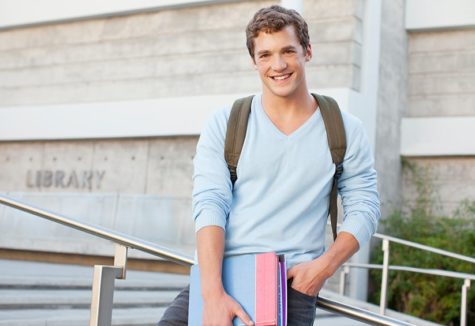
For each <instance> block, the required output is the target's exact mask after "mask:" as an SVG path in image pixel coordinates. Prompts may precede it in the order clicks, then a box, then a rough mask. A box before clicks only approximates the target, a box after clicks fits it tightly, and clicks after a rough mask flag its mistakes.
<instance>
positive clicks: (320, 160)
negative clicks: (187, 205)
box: [193, 95, 380, 267]
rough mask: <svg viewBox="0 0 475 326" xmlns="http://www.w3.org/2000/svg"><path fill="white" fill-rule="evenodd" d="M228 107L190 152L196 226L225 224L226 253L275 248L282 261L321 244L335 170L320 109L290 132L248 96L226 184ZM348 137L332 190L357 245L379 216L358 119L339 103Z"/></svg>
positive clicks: (310, 253)
mask: <svg viewBox="0 0 475 326" xmlns="http://www.w3.org/2000/svg"><path fill="white" fill-rule="evenodd" d="M230 111H231V108H230V107H228V108H225V109H222V110H219V111H217V112H216V113H215V114H214V115H213V116H212V117H211V119H210V120H209V121H208V124H207V125H206V127H205V128H204V130H203V132H202V134H201V137H200V140H199V142H198V146H197V151H196V156H195V159H194V167H195V171H194V176H193V182H194V188H193V217H194V219H195V225H196V230H199V229H200V228H202V227H205V226H208V225H217V226H220V227H222V228H223V229H225V238H226V241H225V256H228V255H236V254H247V253H258V252H268V251H276V252H277V253H279V254H285V255H286V259H287V262H288V264H289V267H291V266H293V265H295V264H297V263H300V262H304V261H308V260H311V259H314V258H316V257H318V256H320V255H321V254H322V253H323V252H324V250H325V248H324V246H325V226H326V223H327V217H328V204H329V194H330V190H331V183H332V179H333V174H334V171H335V165H334V164H333V162H332V158H331V154H330V150H329V148H328V142H327V135H326V131H325V126H324V123H323V120H322V117H321V115H320V110H316V111H315V113H314V114H313V115H312V116H311V117H310V118H309V119H308V120H307V121H306V122H305V123H304V124H303V125H302V126H301V127H300V128H298V129H297V130H296V131H294V132H293V133H292V134H290V135H288V136H287V135H285V134H283V133H282V132H280V131H279V130H278V129H277V128H276V126H275V125H274V124H273V123H272V122H271V120H270V119H269V117H268V116H267V114H266V113H265V111H264V109H263V107H262V104H261V95H257V96H255V97H254V99H253V102H252V107H251V114H250V116H249V123H248V128H247V134H246V140H245V143H244V146H243V149H242V153H241V157H240V160H239V164H238V167H237V175H238V179H237V181H236V183H235V185H234V189H233V187H232V184H231V179H230V176H229V170H228V167H227V164H226V161H225V159H224V139H225V135H226V129H227V120H228V118H229V114H230ZM342 115H343V121H344V124H345V131H346V137H347V150H346V155H345V160H344V162H343V168H344V171H343V174H342V176H341V178H340V181H339V183H338V190H339V193H340V195H341V197H342V204H343V207H344V221H343V224H342V225H341V227H340V228H339V232H341V231H346V232H349V233H351V234H353V235H354V236H355V237H356V239H357V240H358V242H359V243H360V246H361V245H363V244H364V243H365V242H366V241H367V240H368V239H369V238H370V237H371V235H372V234H373V233H374V232H375V230H376V226H377V222H378V219H379V217H380V211H379V198H378V193H377V189H376V172H375V170H374V168H373V156H372V153H371V149H370V146H369V143H368V140H367V138H366V135H365V132H364V130H363V127H362V124H361V122H360V121H359V120H358V119H356V118H355V117H353V116H351V115H350V114H348V113H346V112H344V111H342Z"/></svg>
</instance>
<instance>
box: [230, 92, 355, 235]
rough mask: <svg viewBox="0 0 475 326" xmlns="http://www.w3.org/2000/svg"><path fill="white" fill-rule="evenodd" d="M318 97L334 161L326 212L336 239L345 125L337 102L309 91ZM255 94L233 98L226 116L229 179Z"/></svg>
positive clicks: (232, 174) (239, 150)
mask: <svg viewBox="0 0 475 326" xmlns="http://www.w3.org/2000/svg"><path fill="white" fill-rule="evenodd" d="M312 96H313V97H314V98H315V99H316V100H317V103H318V107H319V109H320V112H321V115H322V118H323V122H324V124H325V129H326V132H327V138H328V147H329V148H330V152H331V156H332V160H333V163H334V164H335V166H336V168H335V174H334V175H333V185H332V189H331V192H330V203H329V215H330V221H331V227H332V233H333V240H335V239H336V236H337V234H336V224H337V218H338V207H337V183H338V179H339V178H340V176H341V174H342V173H343V159H344V157H345V152H346V136H345V126H344V125H343V119H342V117H341V112H340V108H339V107H338V104H337V102H336V101H335V100H334V99H333V98H331V97H328V96H323V95H317V94H312ZM253 97H254V96H248V97H244V98H240V99H238V100H236V101H235V102H234V104H233V107H232V109H231V115H230V116H229V120H228V127H227V128H228V129H227V131H226V139H225V142H224V157H225V159H226V163H227V164H228V168H229V173H230V176H231V182H232V184H233V186H234V183H235V182H236V180H237V172H236V169H237V164H238V161H239V157H240V155H241V150H242V146H243V144H244V139H245V138H246V131H247V122H248V120H249V114H250V112H251V102H252V98H253Z"/></svg>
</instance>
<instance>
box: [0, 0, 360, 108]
mask: <svg viewBox="0 0 475 326" xmlns="http://www.w3.org/2000/svg"><path fill="white" fill-rule="evenodd" d="M335 2H338V4H336V5H334V6H330V7H329V9H326V10H321V9H322V8H325V6H323V4H324V3H325V1H308V2H307V6H308V7H309V8H310V9H311V10H310V9H309V10H308V12H309V13H311V15H310V17H309V23H310V33H311V37H313V39H314V42H316V43H317V44H316V47H317V53H316V56H315V60H314V61H313V62H312V64H311V65H310V67H309V68H310V69H309V74H308V75H309V76H310V83H311V86H312V87H316V88H319V87H326V88H328V87H351V88H355V89H357V88H358V69H357V66H358V52H359V45H358V43H357V42H358V35H359V33H358V28H359V25H360V21H359V18H358V17H357V16H355V12H354V3H356V2H357V1H335ZM272 3H278V1H243V2H238V3H229V4H217V5H211V6H203V7H201V6H200V7H192V8H184V9H175V10H163V11H158V12H152V13H144V14H135V15H127V16H123V17H113V18H107V19H104V18H102V19H91V20H86V21H77V22H70V23H62V24H51V25H44V26H36V27H29V28H28V27H25V28H20V29H13V30H3V31H0V73H1V75H2V78H1V81H0V106H14V105H26V104H35V105H41V104H52V103H77V102H91V101H116V100H131V99H145V98H156V97H169V96H183V95H203V94H221V93H225V94H226V93H240V92H244V93H245V92H254V91H258V90H259V81H258V79H257V77H256V74H255V72H254V70H253V69H252V68H251V65H250V59H249V56H248V54H247V50H246V48H245V36H244V28H245V26H246V24H247V22H248V21H249V19H250V17H251V16H252V14H253V13H254V12H255V10H256V9H257V8H260V7H262V6H265V5H269V4H272ZM339 6H341V7H342V8H343V9H344V10H343V11H340V10H338V7H339ZM224 18H225V19H224ZM355 31H356V32H355ZM320 43H321V46H320ZM231 74H232V76H233V80H232V81H230V75H231Z"/></svg>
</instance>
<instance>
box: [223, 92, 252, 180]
mask: <svg viewBox="0 0 475 326" xmlns="http://www.w3.org/2000/svg"><path fill="white" fill-rule="evenodd" d="M253 97H254V95H252V96H248V97H243V98H240V99H237V100H236V101H235V102H234V104H233V107H232V109H231V114H230V116H229V120H228V128H227V130H226V139H225V141H224V158H225V159H226V163H227V164H228V168H229V172H230V175H231V182H232V184H233V186H234V183H235V182H236V180H237V172H236V169H237V164H238V161H239V157H240V156H241V150H242V146H243V144H244V139H245V138H246V131H247V122H248V120H249V113H250V112H251V103H252V98H253Z"/></svg>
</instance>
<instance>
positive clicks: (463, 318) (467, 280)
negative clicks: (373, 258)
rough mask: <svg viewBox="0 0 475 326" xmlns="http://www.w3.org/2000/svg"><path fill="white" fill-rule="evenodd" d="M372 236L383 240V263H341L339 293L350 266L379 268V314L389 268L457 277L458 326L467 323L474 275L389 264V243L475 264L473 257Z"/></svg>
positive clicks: (463, 325) (384, 310)
mask: <svg viewBox="0 0 475 326" xmlns="http://www.w3.org/2000/svg"><path fill="white" fill-rule="evenodd" d="M374 237H376V238H379V239H382V240H383V241H382V249H383V254H384V256H383V264H382V265H375V264H354V263H345V264H344V265H343V269H342V273H341V274H340V294H341V295H344V293H345V283H346V276H347V275H348V274H349V272H350V268H364V269H381V270H382V272H383V275H382V278H381V298H380V305H379V307H380V310H379V313H380V314H381V315H384V314H385V312H386V304H387V288H388V277H389V271H390V270H394V271H403V272H412V273H421V274H427V275H436V276H443V277H451V278H457V279H461V280H464V282H463V284H462V289H461V294H462V295H461V303H460V326H466V325H467V299H468V289H469V288H470V284H471V281H475V275H474V274H467V273H459V272H453V271H444V270H438V269H426V268H415V267H410V266H394V265H393V266H392V265H389V245H390V242H394V243H398V244H402V245H405V246H408V247H412V248H416V249H420V250H424V251H427V252H432V253H436V254H438V255H443V256H446V257H450V258H454V259H458V260H463V261H466V262H468V263H472V264H475V258H473V257H468V256H464V255H460V254H457V253H453V252H450V251H447V250H443V249H438V248H434V247H430V246H426V245H422V244H419V243H415V242H411V241H407V240H402V239H398V238H395V237H391V236H388V235H384V234H379V233H376V234H375V235H374Z"/></svg>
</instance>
